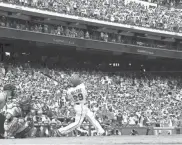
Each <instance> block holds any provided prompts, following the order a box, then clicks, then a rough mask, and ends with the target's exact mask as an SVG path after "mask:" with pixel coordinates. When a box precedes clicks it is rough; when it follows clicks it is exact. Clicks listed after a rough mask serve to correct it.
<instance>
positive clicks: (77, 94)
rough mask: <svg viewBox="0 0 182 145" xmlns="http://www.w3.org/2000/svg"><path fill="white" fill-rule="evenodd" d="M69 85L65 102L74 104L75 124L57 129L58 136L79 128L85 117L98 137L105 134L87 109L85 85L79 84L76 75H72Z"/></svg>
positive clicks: (79, 81)
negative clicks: (69, 101) (68, 101)
mask: <svg viewBox="0 0 182 145" xmlns="http://www.w3.org/2000/svg"><path fill="white" fill-rule="evenodd" d="M70 83H71V85H72V87H71V88H69V89H68V91H67V100H71V101H72V102H73V104H74V110H75V112H76V116H75V122H74V123H71V124H69V125H68V126H66V127H63V128H60V129H58V135H65V134H67V133H69V132H71V131H73V130H74V129H77V128H79V127H80V126H81V124H82V122H83V120H84V118H85V117H86V118H87V119H88V120H89V121H90V122H91V123H92V125H93V126H94V127H95V129H96V130H97V133H98V135H103V134H104V133H105V131H104V129H103V128H102V127H101V125H100V124H99V122H98V121H97V120H96V119H95V117H94V114H93V112H91V111H90V109H89V108H88V107H87V104H86V99H87V96H88V95H87V90H86V87H85V85H84V84H83V83H82V82H81V80H80V78H79V76H78V75H76V74H74V75H72V76H71V79H70Z"/></svg>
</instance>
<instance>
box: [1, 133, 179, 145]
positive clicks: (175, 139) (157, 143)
mask: <svg viewBox="0 0 182 145" xmlns="http://www.w3.org/2000/svg"><path fill="white" fill-rule="evenodd" d="M7 144H9V145H19V144H22V145H29V144H33V145H36V144H44V145H122V144H127V145H139V144H142V145H161V144H165V145H182V135H172V136H109V137H106V136H105V137H60V138H32V139H8V140H5V139H1V140H0V145H7Z"/></svg>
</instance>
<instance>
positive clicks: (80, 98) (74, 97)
mask: <svg viewBox="0 0 182 145" xmlns="http://www.w3.org/2000/svg"><path fill="white" fill-rule="evenodd" d="M73 99H74V101H75V102H77V101H82V100H83V95H82V94H81V93H80V94H78V95H74V96H73Z"/></svg>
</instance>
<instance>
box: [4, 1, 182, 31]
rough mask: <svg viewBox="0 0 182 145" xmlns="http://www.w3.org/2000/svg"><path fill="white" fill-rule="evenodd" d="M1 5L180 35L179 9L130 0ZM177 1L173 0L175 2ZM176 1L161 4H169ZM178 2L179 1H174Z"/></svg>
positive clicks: (38, 2) (15, 2)
mask: <svg viewBox="0 0 182 145" xmlns="http://www.w3.org/2000/svg"><path fill="white" fill-rule="evenodd" d="M2 1H3V2H7V3H11V4H17V5H22V6H28V7H34V8H37V9H42V10H47V11H54V12H58V13H63V14H68V15H75V16H81V17H87V18H92V19H98V20H104V21H110V22H115V23H121V24H126V25H134V26H140V27H146V28H153V29H159V30H164V31H170V32H178V33H181V32H182V20H181V16H182V14H181V9H174V8H173V7H165V6H160V5H157V6H156V7H155V6H150V5H142V3H140V2H138V1H132V0H129V1H127V0H106V1H102V0H99V1H91V0H82V1H77V0H46V1H45V0H2ZM176 1H177V0H176ZM176 1H173V0H169V1H162V3H169V4H173V3H176ZM177 3H179V2H177Z"/></svg>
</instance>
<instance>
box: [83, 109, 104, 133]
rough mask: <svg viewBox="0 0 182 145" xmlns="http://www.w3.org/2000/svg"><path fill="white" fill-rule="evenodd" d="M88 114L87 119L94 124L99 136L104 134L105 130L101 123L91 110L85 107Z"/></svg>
mask: <svg viewBox="0 0 182 145" xmlns="http://www.w3.org/2000/svg"><path fill="white" fill-rule="evenodd" d="M85 108H86V110H87V112H86V117H87V119H88V120H89V121H90V122H91V123H92V125H93V126H94V127H95V129H96V130H97V132H98V133H99V134H104V132H105V131H104V129H103V128H102V126H101V125H100V123H99V122H98V121H97V120H96V119H95V117H94V113H93V112H91V111H90V109H89V108H88V107H87V106H85Z"/></svg>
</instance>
